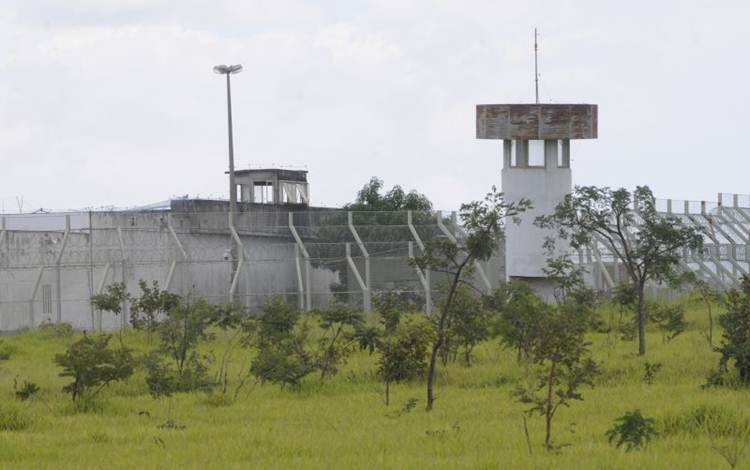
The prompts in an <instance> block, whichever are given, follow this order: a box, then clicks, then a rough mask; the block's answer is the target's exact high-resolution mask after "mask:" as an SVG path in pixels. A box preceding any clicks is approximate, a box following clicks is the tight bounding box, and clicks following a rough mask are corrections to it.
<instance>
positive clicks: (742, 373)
mask: <svg viewBox="0 0 750 470" xmlns="http://www.w3.org/2000/svg"><path fill="white" fill-rule="evenodd" d="M742 285H743V288H744V290H743V291H739V290H731V291H729V292H728V293H727V300H726V307H727V312H726V313H725V314H723V315H721V316H720V317H719V324H720V325H721V327H722V328H723V330H724V333H723V335H722V337H723V339H722V342H721V346H719V347H718V348H717V350H718V351H719V352H720V353H721V359H720V360H719V371H720V372H724V371H726V370H727V369H728V367H729V365H730V364H733V365H734V368H735V369H737V372H738V374H739V378H740V381H741V382H742V383H743V384H745V385H747V384H750V298H749V296H748V291H750V289H749V287H750V278H748V277H747V276H743V279H742Z"/></svg>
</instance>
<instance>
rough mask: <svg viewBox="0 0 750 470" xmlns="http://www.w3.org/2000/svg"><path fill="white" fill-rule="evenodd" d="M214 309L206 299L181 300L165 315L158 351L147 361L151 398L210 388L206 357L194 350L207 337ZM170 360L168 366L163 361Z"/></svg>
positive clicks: (160, 331) (211, 383)
mask: <svg viewBox="0 0 750 470" xmlns="http://www.w3.org/2000/svg"><path fill="white" fill-rule="evenodd" d="M214 312H215V308H214V307H213V306H211V305H209V304H208V303H207V302H206V301H205V300H203V299H199V300H197V301H195V302H192V301H189V300H182V301H180V302H179V304H178V305H177V306H175V307H173V308H172V309H170V310H169V311H168V312H167V317H166V318H165V319H164V320H163V321H162V322H161V323H160V324H159V327H158V331H159V338H160V346H159V350H158V351H156V352H154V353H152V354H151V355H149V356H148V357H147V359H146V363H145V366H146V372H147V377H146V382H147V383H148V386H149V392H150V393H151V395H152V396H154V397H158V396H169V395H171V394H172V393H174V392H187V391H191V390H199V389H209V388H211V387H212V386H213V385H214V382H213V381H211V380H210V379H209V378H208V367H207V366H206V362H207V358H206V357H205V356H200V355H199V354H198V352H197V347H198V345H199V344H200V342H201V341H205V340H207V339H208V338H209V336H210V335H209V334H208V333H207V329H208V327H209V326H210V325H211V322H212V319H213V315H214ZM165 357H166V358H168V359H169V363H167V362H165V360H164V358H165Z"/></svg>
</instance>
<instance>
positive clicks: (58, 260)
mask: <svg viewBox="0 0 750 470" xmlns="http://www.w3.org/2000/svg"><path fill="white" fill-rule="evenodd" d="M68 237H70V215H66V216H65V233H64V234H63V240H62V245H61V246H60V252H59V253H58V254H57V258H56V259H55V284H56V289H57V318H56V321H55V323H57V324H60V322H62V275H61V273H60V264H61V263H62V257H63V254H64V253H65V246H66V245H67V244H68Z"/></svg>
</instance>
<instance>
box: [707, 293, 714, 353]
mask: <svg viewBox="0 0 750 470" xmlns="http://www.w3.org/2000/svg"><path fill="white" fill-rule="evenodd" d="M706 307H708V345H709V346H710V347H711V348H713V347H714V316H713V315H712V313H711V301H710V300H709V299H706Z"/></svg>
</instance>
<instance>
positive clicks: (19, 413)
mask: <svg viewBox="0 0 750 470" xmlns="http://www.w3.org/2000/svg"><path fill="white" fill-rule="evenodd" d="M31 423H32V421H31V418H30V417H29V416H28V415H27V414H26V413H25V411H24V409H23V408H22V407H21V406H18V405H16V404H14V403H12V402H6V403H2V404H0V431H22V430H24V429H26V428H28V427H29V426H30V425H31Z"/></svg>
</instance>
